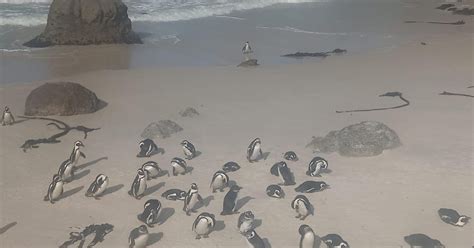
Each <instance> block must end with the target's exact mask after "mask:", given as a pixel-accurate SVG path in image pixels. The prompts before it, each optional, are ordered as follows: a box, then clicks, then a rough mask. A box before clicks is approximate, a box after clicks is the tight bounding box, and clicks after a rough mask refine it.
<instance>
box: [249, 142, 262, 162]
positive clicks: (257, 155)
mask: <svg viewBox="0 0 474 248" xmlns="http://www.w3.org/2000/svg"><path fill="white" fill-rule="evenodd" d="M261 153H262V151H261V144H260V143H257V144H255V146H254V148H253V151H252V154H251V156H250V159H251V160H257V159H259V158H260V154H261Z"/></svg>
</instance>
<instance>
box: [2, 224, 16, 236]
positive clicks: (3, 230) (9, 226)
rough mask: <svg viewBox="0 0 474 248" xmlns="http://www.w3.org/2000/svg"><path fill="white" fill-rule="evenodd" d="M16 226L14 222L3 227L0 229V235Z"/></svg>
mask: <svg viewBox="0 0 474 248" xmlns="http://www.w3.org/2000/svg"><path fill="white" fill-rule="evenodd" d="M16 224H18V223H17V222H16V221H15V222H12V223H8V224H6V225H5V226H4V227H2V228H0V235H2V234H4V233H5V232H6V231H8V230H9V229H10V228H12V227H14V226H16Z"/></svg>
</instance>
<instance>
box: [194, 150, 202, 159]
mask: <svg viewBox="0 0 474 248" xmlns="http://www.w3.org/2000/svg"><path fill="white" fill-rule="evenodd" d="M201 154H202V152H200V151H196V153H195V154H194V157H193V158H192V159H195V158H197V157H199V156H201Z"/></svg>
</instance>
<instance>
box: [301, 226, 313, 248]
mask: <svg viewBox="0 0 474 248" xmlns="http://www.w3.org/2000/svg"><path fill="white" fill-rule="evenodd" d="M298 232H299V234H300V235H301V238H300V246H299V248H313V247H314V246H315V241H316V235H315V234H314V232H313V229H312V228H311V227H309V226H308V225H301V226H300V228H299V229H298Z"/></svg>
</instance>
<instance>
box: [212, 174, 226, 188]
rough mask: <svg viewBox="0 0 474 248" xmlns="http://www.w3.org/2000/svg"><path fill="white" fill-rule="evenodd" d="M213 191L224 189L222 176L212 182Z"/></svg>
mask: <svg viewBox="0 0 474 248" xmlns="http://www.w3.org/2000/svg"><path fill="white" fill-rule="evenodd" d="M212 186H213V188H214V189H220V188H222V187H224V177H223V176H217V177H216V179H215V180H214V183H213V184H212Z"/></svg>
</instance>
